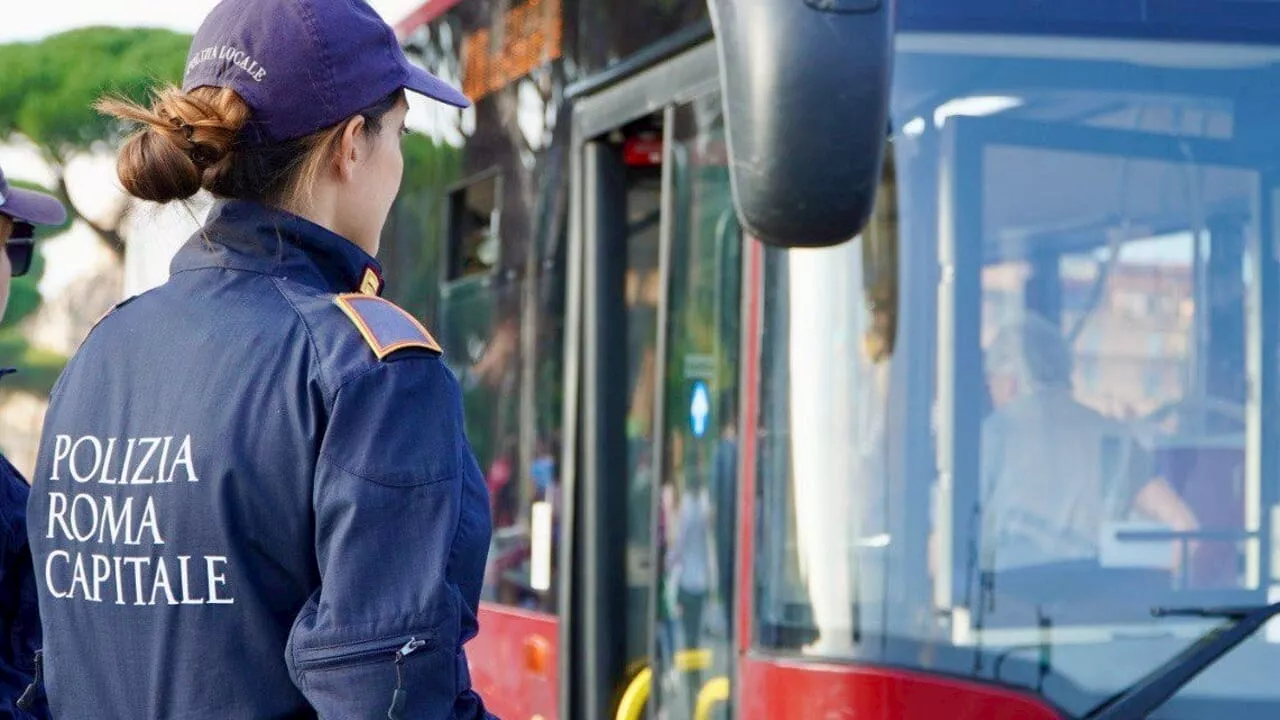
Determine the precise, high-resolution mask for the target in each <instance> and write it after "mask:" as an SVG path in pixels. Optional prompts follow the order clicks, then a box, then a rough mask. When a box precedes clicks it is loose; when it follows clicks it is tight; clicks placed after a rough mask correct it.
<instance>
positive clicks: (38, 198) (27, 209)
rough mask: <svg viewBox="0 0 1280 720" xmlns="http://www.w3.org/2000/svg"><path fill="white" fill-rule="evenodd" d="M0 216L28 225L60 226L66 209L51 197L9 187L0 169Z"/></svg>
mask: <svg viewBox="0 0 1280 720" xmlns="http://www.w3.org/2000/svg"><path fill="white" fill-rule="evenodd" d="M0 215H8V216H9V217H11V218H13V219H14V220H17V221H18V222H21V223H26V224H28V225H61V224H62V223H63V222H64V221H66V219H67V209H66V208H65V207H63V206H62V203H61V202H58V200H57V199H56V198H54V197H53V196H51V195H46V194H44V193H39V192H33V191H31V190H23V189H22V188H16V187H12V186H10V185H9V181H8V180H5V179H4V170H3V169H0Z"/></svg>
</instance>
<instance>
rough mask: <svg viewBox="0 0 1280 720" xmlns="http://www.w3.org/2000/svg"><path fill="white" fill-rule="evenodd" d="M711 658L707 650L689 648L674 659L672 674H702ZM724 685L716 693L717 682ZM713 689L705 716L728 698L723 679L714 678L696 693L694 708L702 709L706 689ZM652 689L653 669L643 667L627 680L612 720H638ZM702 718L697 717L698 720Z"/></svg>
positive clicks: (726, 686) (726, 684) (681, 651)
mask: <svg viewBox="0 0 1280 720" xmlns="http://www.w3.org/2000/svg"><path fill="white" fill-rule="evenodd" d="M711 661H712V655H711V650H709V649H707V648H691V649H688V650H680V651H677V652H676V655H675V665H676V670H679V671H680V672H690V671H693V670H706V669H707V668H709V667H711ZM721 680H723V681H724V690H723V691H721V690H719V689H718V688H719V685H718V684H717V681H721ZM713 685H714V686H715V692H714V693H713V694H712V695H710V696H708V697H710V698H711V699H710V700H708V701H707V702H708V703H709V704H708V706H707V710H706V712H708V713H709V712H711V706H712V705H714V704H715V703H716V702H720V701H723V700H727V699H728V698H729V680H728V678H724V677H717V678H715V679H713V680H711V681H710V682H708V683H707V684H706V685H705V686H704V687H703V688H702V691H701V692H699V693H698V707H699V708H701V707H702V703H703V700H702V698H703V696H704V695H706V694H707V691H708V688H711V687H712V686H713ZM652 687H653V669H652V668H649V667H645V668H644V669H643V670H641V671H640V672H638V673H636V675H635V677H633V678H631V682H630V684H628V685H627V690H626V692H624V693H622V699H621V700H619V701H618V712H617V715H616V716H615V718H616V720H640V718H641V717H642V716H643V715H644V706H645V703H647V702H649V691H650V689H651V688H652ZM721 692H723V694H724V697H723V698H722V697H720V695H719V693H721ZM701 718H702V716H701V715H699V716H698V720H701Z"/></svg>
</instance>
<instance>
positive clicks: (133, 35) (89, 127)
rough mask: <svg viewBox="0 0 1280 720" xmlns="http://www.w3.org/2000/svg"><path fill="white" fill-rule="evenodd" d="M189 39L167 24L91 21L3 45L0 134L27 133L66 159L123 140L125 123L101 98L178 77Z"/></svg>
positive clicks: (136, 95)
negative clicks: (104, 108)
mask: <svg viewBox="0 0 1280 720" xmlns="http://www.w3.org/2000/svg"><path fill="white" fill-rule="evenodd" d="M189 44H190V36H188V35H183V34H180V33H175V32H170V31H168V30H152V29H128V28H111V27H90V28H82V29H77V30H71V31H68V32H64V33H60V34H58V35H53V36H50V37H48V38H46V39H44V40H41V41H39V42H34V43H10V44H7V45H0V68H3V69H4V71H3V72H0V139H7V138H9V137H10V136H12V135H14V134H21V135H24V136H26V137H27V138H28V139H30V140H31V141H32V142H34V143H35V144H36V145H38V146H39V147H40V148H41V150H42V151H43V152H44V153H46V155H47V157H48V158H49V159H51V160H53V161H55V162H59V163H61V162H65V161H66V159H67V158H68V157H69V156H71V155H72V154H74V153H75V152H78V151H84V150H89V149H92V148H93V147H94V146H95V145H96V144H98V143H101V142H106V143H115V142H117V141H118V140H119V139H120V137H121V136H122V130H123V128H121V127H120V125H119V123H117V122H116V121H114V120H111V119H108V118H105V117H103V116H101V115H99V114H98V113H97V112H96V111H95V110H94V109H93V107H92V106H93V103H94V101H96V100H97V99H98V98H100V97H102V96H103V95H106V94H119V95H123V96H125V97H129V98H132V99H134V100H143V99H145V98H146V97H147V95H148V91H149V90H150V89H151V88H152V87H153V86H154V85H155V83H156V82H157V81H164V82H173V83H176V82H178V81H179V80H180V78H181V77H182V69H183V65H184V63H185V60H186V54H187V47H188V45H189Z"/></svg>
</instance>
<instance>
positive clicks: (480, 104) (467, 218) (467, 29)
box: [383, 0, 568, 612]
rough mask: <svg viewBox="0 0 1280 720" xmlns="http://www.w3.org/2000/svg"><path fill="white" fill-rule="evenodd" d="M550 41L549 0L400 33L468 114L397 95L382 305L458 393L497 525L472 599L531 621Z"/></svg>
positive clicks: (555, 357)
mask: <svg viewBox="0 0 1280 720" xmlns="http://www.w3.org/2000/svg"><path fill="white" fill-rule="evenodd" d="M561 31H562V15H561V2H560V1H559V0H536V1H532V2H521V3H508V2H496V1H493V0H468V2H465V3H458V4H454V6H453V7H452V8H451V9H449V10H448V11H447V12H445V13H444V14H443V15H441V16H440V17H438V18H435V19H434V20H432V21H431V22H430V23H428V24H424V25H422V26H421V27H419V28H417V29H415V30H413V31H411V32H409V33H407V35H406V37H405V40H404V47H405V52H406V55H407V56H408V57H409V59H410V61H411V62H414V63H416V64H418V65H421V66H422V67H424V68H426V69H427V70H429V71H431V72H433V73H435V74H436V75H438V76H439V77H441V78H442V79H443V80H445V81H446V82H449V83H451V84H454V85H462V86H466V87H467V88H469V89H470V90H471V91H473V96H474V97H473V99H474V100H475V103H474V105H473V106H472V107H470V108H468V109H466V110H462V111H459V110H456V109H454V108H449V107H446V106H443V105H441V104H440V103H433V102H426V101H421V100H419V99H416V98H410V111H409V114H408V117H407V119H406V124H407V125H408V126H409V127H410V128H411V129H413V130H414V133H413V134H412V135H410V136H409V137H408V138H407V139H406V140H405V145H404V150H405V181H404V185H403V187H402V192H401V195H400V197H399V198H398V199H397V202H396V205H395V208H394V209H393V213H392V218H391V220H390V221H389V222H388V236H389V237H390V238H391V240H390V241H387V240H384V244H383V259H384V261H385V264H386V266H387V267H388V275H389V276H390V280H389V283H388V290H387V294H388V295H389V296H391V297H393V298H394V299H396V300H398V301H400V302H402V303H403V304H405V306H406V307H408V308H409V309H410V310H412V311H413V312H415V313H416V314H418V315H420V316H421V317H422V318H423V319H424V321H425V322H426V324H427V326H428V327H429V328H431V330H432V331H433V332H434V333H435V334H436V335H437V339H439V340H440V341H441V344H442V346H443V347H444V348H445V361H446V362H447V363H448V364H449V365H450V367H451V368H452V369H453V370H454V372H455V373H457V375H458V377H459V379H460V381H461V382H462V386H463V402H464V405H465V411H466V419H467V434H468V437H469V438H470V440H471V441H472V445H473V446H474V448H475V451H476V455H477V459H478V460H479V462H480V464H481V468H482V469H483V470H484V472H485V476H486V479H487V481H488V484H489V489H490V496H491V498H490V499H491V504H492V511H493V514H494V521H495V522H494V525H495V532H494V540H493V547H492V548H491V551H490V554H489V567H488V572H487V573H486V579H485V595H484V598H485V599H486V600H487V601H490V602H497V603H502V604H505V605H512V606H518V607H521V608H525V609H531V610H538V611H541V612H555V610H556V593H555V588H556V582H555V578H554V576H555V574H556V571H557V568H556V562H555V558H556V556H557V550H556V548H557V546H558V544H559V542H560V528H559V518H560V508H561V495H560V475H561V469H560V468H559V462H560V458H559V453H560V432H561V406H560V403H561V401H562V398H563V393H562V392H561V390H562V372H561V371H562V368H563V342H562V338H563V317H564V307H563V299H564V270H565V268H564V263H565V252H564V243H565V235H566V232H565V225H566V222H565V219H566V216H567V215H566V205H567V202H566V194H567V186H568V183H567V180H566V174H567V167H568V163H567V159H566V157H565V154H564V153H563V152H558V151H557V150H555V149H553V148H554V147H562V146H563V145H564V144H565V143H564V141H563V138H557V137H556V135H555V133H556V132H557V129H558V126H557V124H556V121H557V119H558V116H557V113H556V111H555V110H556V108H557V107H558V105H557V103H555V102H552V99H553V98H556V97H559V96H560V95H561V94H562V93H563V89H564V85H565V82H566V80H565V68H564V53H563V52H562V49H561V41H562V38H561ZM560 129H561V133H562V135H563V134H564V132H563V131H564V130H567V125H566V126H563V127H562V128H560ZM553 139H554V140H555V142H554V143H553ZM464 179H466V180H467V181H466V182H462V181H463V180H464ZM548 511H549V515H550V523H549V533H548V532H545V531H544V528H545V527H546V526H547V522H546V520H547V519H548ZM548 535H549V536H548Z"/></svg>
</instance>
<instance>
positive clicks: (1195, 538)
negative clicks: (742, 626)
mask: <svg viewBox="0 0 1280 720" xmlns="http://www.w3.org/2000/svg"><path fill="white" fill-rule="evenodd" d="M936 4H937V3H932V2H931V0H921V2H920V3H918V7H925V8H927V7H928V6H930V5H936ZM992 4H993V5H994V3H992ZM1171 4H1177V5H1179V6H1183V5H1203V6H1214V7H1217V6H1222V7H1223V8H1228V6H1230V7H1229V8H1228V9H1229V10H1230V12H1226V11H1225V10H1224V12H1225V13H1226V14H1227V15H1230V14H1231V13H1235V15H1232V16H1231V17H1234V18H1236V20H1240V15H1239V13H1240V12H1241V11H1242V10H1241V8H1243V7H1245V6H1252V7H1254V8H1257V10H1258V12H1259V13H1260V14H1259V17H1260V18H1262V20H1260V22H1262V21H1268V22H1269V21H1271V20H1274V19H1275V18H1271V15H1272V14H1274V9H1275V8H1276V7H1280V6H1278V5H1277V4H1276V3H1272V2H1253V3H1244V2H1199V3H1185V2H1184V3H1171ZM979 5H981V3H979ZM1002 5H1005V4H1002ZM1009 5H1027V6H1032V5H1036V6H1047V5H1059V6H1065V5H1078V6H1081V7H1083V6H1087V5H1093V6H1099V5H1100V4H1099V3H1088V2H1078V3H1056V4H1055V3H1030V2H1026V3H1011V4H1009ZM1107 5H1108V6H1109V7H1113V8H1118V7H1122V6H1123V7H1124V8H1127V7H1128V5H1134V6H1135V8H1136V7H1137V6H1139V5H1141V6H1143V7H1145V6H1146V3H1108V4H1107ZM939 7H942V6H941V5H939ZM904 8H910V4H907V3H904ZM1130 9H1131V8H1130ZM913 12H915V11H912V10H910V9H904V22H906V23H907V24H908V26H909V27H908V30H910V29H911V28H910V24H911V23H915V24H916V26H917V27H919V28H927V27H928V23H927V22H925V21H926V20H929V19H930V16H928V14H927V13H922V12H915V14H914V15H913ZM1028 12H1030V11H1028ZM1125 12H1128V10H1125ZM1203 15H1204V14H1203V13H1202V14H1201V15H1199V16H1197V17H1202V16H1203ZM1126 17H1127V16H1126ZM933 19H934V20H936V19H937V18H936V17H934V18H933ZM1168 20H1169V19H1168V18H1165V21H1168ZM1128 21H1129V19H1125V22H1128ZM939 22H940V21H939ZM1213 22H1217V23H1219V24H1218V25H1216V26H1214V27H1216V28H1217V30H1214V31H1213V33H1217V34H1213V38H1212V39H1213V41H1212V42H1208V41H1206V42H1198V41H1192V40H1188V39H1174V38H1175V37H1176V36H1178V34H1179V33H1181V34H1182V35H1190V34H1191V32H1192V30H1193V29H1194V28H1188V27H1185V25H1184V26H1183V27H1181V28H1179V29H1178V32H1177V33H1175V32H1173V31H1172V30H1169V28H1168V27H1167V25H1168V23H1167V22H1166V24H1165V25H1160V24H1159V23H1155V24H1154V25H1145V26H1143V27H1163V28H1165V29H1166V30H1168V32H1163V31H1162V32H1161V33H1147V34H1142V35H1141V37H1128V38H1125V37H1119V36H1118V32H1117V31H1116V28H1119V27H1128V26H1126V25H1124V24H1123V23H1119V22H1117V23H1113V24H1112V25H1110V26H1108V27H1109V30H1108V31H1107V32H1102V31H1101V30H1098V29H1097V28H1096V27H1095V28H1092V29H1088V28H1084V26H1083V25H1082V26H1080V27H1081V28H1082V30H1081V32H1080V33H1079V34H1078V35H1076V36H1074V37H1051V36H1046V35H1044V34H1042V32H1041V31H1036V33H1037V34H1036V35H1035V36H1031V35H1029V34H1017V33H1015V32H1013V31H1012V30H1011V26H1009V25H1008V24H1007V23H1006V26H1005V27H1003V28H994V30H999V31H1000V32H1001V34H999V35H995V34H976V33H969V34H963V33H949V34H934V33H926V32H904V33H902V34H901V35H900V37H899V40H898V48H899V51H898V56H897V60H896V62H897V67H896V70H895V91H894V93H895V95H894V107H893V122H894V137H893V140H892V152H891V153H890V158H889V160H888V162H887V165H886V169H885V177H884V180H883V185H882V188H881V193H880V197H879V200H878V207H877V211H876V213H875V215H874V216H873V218H872V221H871V224H870V225H869V227H868V229H867V230H866V232H865V233H864V234H863V236H861V237H860V238H859V239H858V240H857V241H855V242H853V243H850V244H848V245H845V246H842V247H837V248H831V249H826V250H806V251H790V252H787V251H779V250H767V251H765V257H764V273H763V277H764V281H763V285H762V288H763V290H762V295H761V298H760V304H761V312H762V317H763V322H762V333H763V334H762V336H761V338H760V351H759V360H760V373H759V382H758V387H757V388H756V390H757V392H758V393H759V413H758V416H757V417H756V418H755V421H756V423H757V428H756V429H757V436H758V438H759V440H758V447H757V456H756V458H755V474H756V488H757V494H758V497H757V505H758V507H760V508H761V510H760V511H759V512H758V514H757V518H756V523H757V528H756V532H757V548H758V550H757V553H756V573H755V578H756V584H757V587H756V597H755V604H754V607H755V614H756V618H755V626H754V643H755V645H756V647H757V648H759V649H761V650H764V651H769V652H774V653H783V654H797V655H800V656H809V657H815V658H823V659H837V660H838V659H845V660H852V659H856V660H860V661H870V662H880V663H885V664H889V665H894V666H905V667H914V668H920V669H924V670H928V671H934V672H941V673H946V674H949V675H953V676H965V677H969V678H973V679H976V680H981V681H986V682H995V683H1000V684H1004V685H1010V686H1016V687H1019V688H1022V689H1024V690H1025V691H1027V692H1029V693H1035V694H1038V695H1040V696H1042V697H1043V698H1044V699H1045V700H1046V701H1047V702H1049V703H1050V704H1052V705H1054V706H1055V707H1057V708H1059V709H1061V710H1062V711H1064V712H1066V713H1068V714H1070V715H1073V716H1080V715H1083V714H1085V713H1087V712H1088V711H1089V710H1090V709H1091V708H1094V707H1097V706H1098V705H1099V704H1100V703H1101V702H1103V701H1104V700H1106V699H1107V698H1108V697H1111V696H1112V695H1114V694H1115V693H1116V692H1118V691H1120V690H1122V689H1123V688H1125V687H1127V686H1129V685H1130V684H1131V683H1133V682H1134V681H1136V680H1138V679H1139V678H1141V677H1142V676H1144V675H1146V674H1148V673H1150V672H1151V671H1152V670H1154V669H1155V668H1157V667H1159V666H1160V665H1161V664H1163V663H1165V662H1166V661H1168V660H1169V659H1170V658H1171V657H1173V656H1175V655H1177V654H1178V653H1179V652H1180V651H1181V650H1183V649H1184V648H1185V647H1186V646H1187V645H1188V644H1190V643H1192V642H1193V641H1195V639H1196V638H1198V637H1200V636H1201V635H1203V634H1204V633H1205V632H1206V631H1207V630H1208V629H1210V628H1211V627H1213V626H1214V625H1215V624H1216V623H1218V622H1219V621H1217V620H1213V619H1206V618H1194V617H1190V618H1189V617H1180V616H1179V617H1153V616H1152V614H1151V609H1152V608H1153V607H1158V606H1163V607H1189V606H1190V607H1194V606H1251V605H1262V604H1266V603H1267V602H1269V601H1274V600H1275V599H1276V598H1277V596H1278V595H1280V552H1277V550H1278V549H1277V548H1276V546H1275V544H1274V543H1273V533H1274V532H1276V531H1278V530H1280V527H1273V524H1272V523H1273V518H1275V517H1280V407H1278V403H1280V393H1278V391H1277V387H1278V384H1280V369H1278V365H1277V359H1278V353H1277V351H1278V350H1280V255H1278V253H1277V249H1276V248H1277V241H1278V240H1280V238H1278V237H1277V233H1278V232H1280V206H1277V200H1280V175H1278V174H1277V170H1278V169H1280V167H1278V163H1277V160H1280V151H1278V150H1277V148H1280V144H1277V143H1276V142H1275V131H1274V125H1275V123H1276V121H1277V118H1280V93H1277V91H1276V88H1280V46H1276V47H1269V46H1265V45H1260V44H1241V43H1237V42H1230V43H1228V42H1222V40H1221V38H1222V37H1225V36H1224V35H1223V33H1227V29H1224V28H1227V25H1226V24H1225V23H1226V20H1225V19H1223V18H1222V17H1219V18H1217V19H1215V20H1213V21H1211V22H1210V24H1212V23H1213ZM993 23H994V20H993ZM1237 24H1238V25H1240V24H1242V23H1237ZM1243 25H1247V23H1243ZM1233 27H1234V26H1233ZM989 29H990V28H989ZM1014 29H1016V28H1014ZM1131 29H1132V28H1131ZM994 30H993V31H994ZM1086 30H1088V31H1087V32H1086ZM1027 32H1028V33H1029V32H1031V31H1027ZM1135 32H1136V31H1135ZM1273 37H1274V34H1273ZM1237 39H1248V40H1252V39H1251V38H1237ZM1277 663H1280V626H1277V625H1276V622H1275V621H1272V622H1271V623H1270V624H1269V625H1268V626H1266V627H1264V628H1263V629H1262V630H1260V631H1258V632H1257V633H1256V634H1254V635H1253V636H1252V637H1251V638H1250V639H1248V640H1246V641H1245V642H1244V643H1242V644H1241V645H1240V646H1239V647H1237V648H1235V649H1234V650H1233V651H1231V652H1230V653H1228V654H1226V655H1225V656H1223V657H1222V658H1221V659H1220V660H1218V661H1217V662H1216V663H1215V664H1214V665H1213V666H1211V667H1210V668H1209V669H1208V670H1207V671H1206V672H1204V673H1203V674H1202V675H1200V676H1199V677H1197V678H1196V679H1195V680H1194V681H1192V682H1191V683H1189V684H1188V685H1187V686H1186V687H1184V688H1183V689H1182V690H1181V691H1180V692H1179V693H1177V694H1176V695H1175V696H1174V697H1173V698H1172V699H1170V700H1169V702H1167V703H1166V704H1165V705H1164V706H1163V707H1161V708H1160V710H1159V711H1158V712H1157V713H1155V714H1154V715H1153V717H1157V718H1167V719H1170V720H1175V719H1179V720H1180V719H1182V718H1201V717H1231V718H1240V719H1247V718H1263V717H1275V716H1276V714H1277V712H1280V686H1277V685H1276V684H1275V683H1274V682H1272V681H1271V677H1270V676H1271V674H1272V670H1271V669H1272V668H1274V667H1275V666H1276V665H1277Z"/></svg>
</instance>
